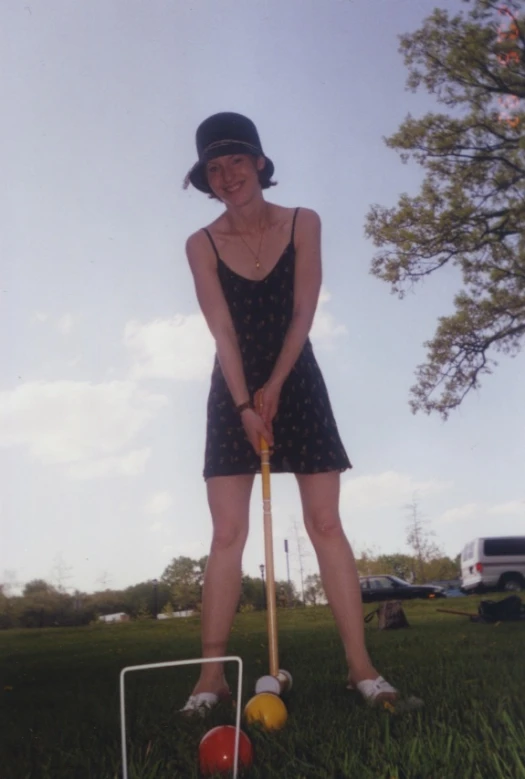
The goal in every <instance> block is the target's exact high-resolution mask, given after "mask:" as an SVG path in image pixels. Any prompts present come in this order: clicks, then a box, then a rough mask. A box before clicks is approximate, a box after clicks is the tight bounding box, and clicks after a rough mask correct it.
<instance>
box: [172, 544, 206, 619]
mask: <svg viewBox="0 0 525 779" xmlns="http://www.w3.org/2000/svg"><path fill="white" fill-rule="evenodd" d="M207 559H208V558H207V557H202V558H200V559H199V560H192V558H191V557H184V556H180V557H174V558H173V560H172V561H171V563H170V564H169V565H168V566H167V567H166V569H165V571H164V573H163V574H162V577H161V581H162V582H163V583H164V584H166V585H167V586H168V587H169V591H170V600H171V603H172V604H173V607H174V608H175V610H176V611H180V610H184V609H194V608H196V607H197V606H198V604H199V603H200V601H201V591H202V581H203V578H204V570H205V568H206V562H207Z"/></svg>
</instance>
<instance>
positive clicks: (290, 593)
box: [284, 538, 292, 606]
mask: <svg viewBox="0 0 525 779" xmlns="http://www.w3.org/2000/svg"><path fill="white" fill-rule="evenodd" d="M284 553H285V555H286V576H287V579H288V606H289V605H290V598H291V595H292V583H291V581H290V558H289V556H288V539H286V538H285V539H284Z"/></svg>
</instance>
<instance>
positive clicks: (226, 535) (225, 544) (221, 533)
mask: <svg viewBox="0 0 525 779" xmlns="http://www.w3.org/2000/svg"><path fill="white" fill-rule="evenodd" d="M246 535H247V533H246V528H245V527H244V525H243V524H242V523H241V522H225V523H221V524H219V525H217V526H216V527H215V528H214V530H213V538H212V545H211V546H212V550H213V551H215V552H224V551H227V550H230V549H234V548H240V549H242V548H243V547H244V544H245V542H246Z"/></svg>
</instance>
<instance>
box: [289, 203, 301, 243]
mask: <svg viewBox="0 0 525 779" xmlns="http://www.w3.org/2000/svg"><path fill="white" fill-rule="evenodd" d="M298 212H299V209H298V208H296V209H295V212H294V215H293V222H292V237H291V238H290V243H291V244H292V245H293V246H295V243H294V239H295V220H296V219H297V214H298Z"/></svg>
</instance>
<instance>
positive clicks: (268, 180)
mask: <svg viewBox="0 0 525 779" xmlns="http://www.w3.org/2000/svg"><path fill="white" fill-rule="evenodd" d="M247 156H248V157H251V158H252V160H253V162H254V164H255V163H256V162H257V159H258V158H257V156H256V155H255V154H249V155H247ZM257 176H258V179H259V184H260V185H261V189H270V187H276V186H277V183H278V182H277V181H272V177H271V176H269V175H268V171H267V170H258V171H257ZM208 186H209V185H208ZM208 197H209V198H210V200H220V198H218V197H217V195H214V194H213V192H211V191H210V194H209V195H208Z"/></svg>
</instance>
